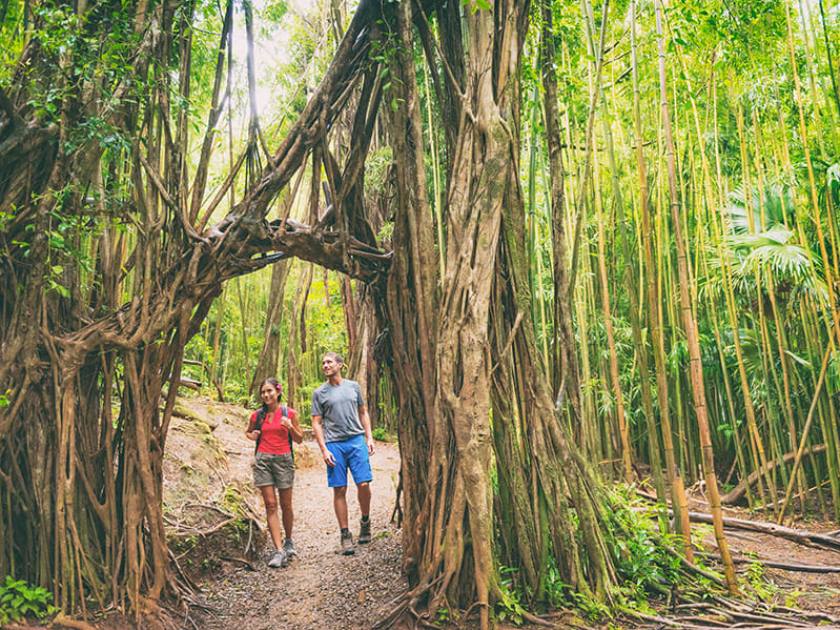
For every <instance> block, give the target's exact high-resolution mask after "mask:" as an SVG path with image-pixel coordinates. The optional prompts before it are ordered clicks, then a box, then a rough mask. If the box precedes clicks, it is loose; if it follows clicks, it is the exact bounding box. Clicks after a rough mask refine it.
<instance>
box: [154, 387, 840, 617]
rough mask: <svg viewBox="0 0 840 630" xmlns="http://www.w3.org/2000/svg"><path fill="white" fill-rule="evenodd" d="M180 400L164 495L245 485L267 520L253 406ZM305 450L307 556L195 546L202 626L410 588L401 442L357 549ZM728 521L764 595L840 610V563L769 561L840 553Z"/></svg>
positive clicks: (174, 508)
mask: <svg viewBox="0 0 840 630" xmlns="http://www.w3.org/2000/svg"><path fill="white" fill-rule="evenodd" d="M179 412H180V415H181V416H184V417H181V418H174V419H173V426H172V429H173V431H172V432H171V433H170V435H171V437H170V440H169V443H168V445H167V465H166V466H167V467H166V470H165V477H166V493H165V496H166V498H165V502H166V506H167V513H168V514H169V515H170V518H171V519H181V518H186V516H187V515H186V513H185V509H186V508H187V507H188V506H193V507H194V506H196V505H200V504H205V505H206V504H211V505H225V503H226V502H227V503H228V504H230V503H231V501H232V499H231V497H232V496H241V497H242V498H243V499H244V501H245V503H246V506H245V507H246V511H247V512H248V513H249V514H251V515H253V517H254V520H255V521H256V522H258V523H259V524H260V525H262V523H264V520H265V519H264V516H263V509H262V502H261V499H260V498H259V496H258V495H257V494H256V492H255V491H254V489H253V487H252V485H251V461H252V457H253V443H252V442H250V441H248V440H247V439H246V438H245V437H244V435H243V430H244V425H245V422H246V417H247V411H245V410H244V409H242V408H241V407H237V406H234V405H225V404H220V403H215V402H212V401H210V400H208V399H204V398H184V399H181V400H180V402H179ZM295 457H296V463H297V471H296V478H295V489H294V509H295V530H294V536H293V537H294V540H295V545H296V547H297V549H298V553H299V556H298V557H297V558H296V559H295V560H294V561H293V562H292V563H291V564H290V565H289V566H288V567H287V568H285V569H269V568H268V567H267V566H266V563H265V558H264V555H265V552H267V551H268V549H267V548H266V547H265V536H264V535H261V536H259V537H257V538H258V540H259V541H260V542H259V545H260V547H259V552H258V554H257V556H256V557H255V558H253V556H251V557H252V558H253V559H250V560H248V561H247V564H246V562H245V561H243V557H242V550H243V549H244V547H245V544H246V543H247V538H248V537H246V536H245V535H244V534H245V533H244V532H242V533H241V534H240V536H239V537H238V540H234V541H228V542H229V543H232V545H233V549H231V547H230V546H229V547H228V548H227V549H224V548H214V546H213V545H212V544H211V545H210V546H209V547H208V548H206V549H200V546H199V547H198V548H196V549H194V550H193V551H192V552H191V553H188V554H187V556H188V562H190V563H192V564H193V565H195V564H196V563H197V562H198V563H199V564H200V565H201V566H198V567H196V566H193V567H192V572H194V573H195V574H196V575H197V576H198V577H197V578H196V579H197V581H199V582H200V586H201V591H202V595H201V601H202V602H203V603H204V604H205V605H206V606H207V610H205V611H203V612H202V613H201V615H200V616H198V617H197V618H195V619H194V622H195V627H196V628H202V629H205V628H206V629H207V630H223V629H227V628H231V629H234V628H236V629H243V630H244V629H247V630H262V629H268V628H284V629H289V630H307V629H315V628H318V629H320V628H342V629H344V628H347V629H350V628H370V627H371V625H372V624H373V623H374V622H375V621H377V620H378V619H380V618H381V617H382V616H383V615H384V613H386V612H387V611H388V610H390V603H391V602H392V601H393V599H394V598H395V597H396V596H398V595H399V594H400V593H401V592H402V591H403V590H404V589H405V587H406V584H405V580H404V579H403V577H402V575H401V572H400V554H401V546H400V532H399V530H398V529H396V528H395V527H394V526H393V525H392V524H391V513H392V511H393V507H394V501H395V495H396V487H397V482H398V473H399V451H398V448H397V447H396V445H394V444H390V443H384V442H380V443H377V449H376V453H375V454H374V456H373V457H372V461H371V463H372V466H373V471H374V482H373V485H372V487H373V493H374V500H373V509H372V518H373V523H374V531H375V535H374V540H373V542H372V543H371V544H370V545H368V546H366V547H362V546H357V552H356V555H354V556H350V557H345V556H341V555H337V554H336V553H335V549H336V548H337V546H338V532H337V526H336V523H335V517H334V515H333V511H332V501H331V493H330V490H329V488H327V487H326V479H325V474H324V468H323V464H322V462H321V458H320V456H319V454H318V449H317V446H316V444H315V442H314V441H313V440H311V438H310V439H308V440H306V441H305V442H304V443H303V444H302V445H300V446H297V447H296V451H295ZM232 490H235V492H234V491H232ZM237 492H238V493H239V494H237ZM348 498H349V501H348V502H349V504H350V522H351V528H352V529H353V530H357V529H358V519H359V512H358V503H357V502H356V498H355V496H354V493H353V492H350V493H349V494H348ZM690 507H691V509H692V510H694V511H700V512H705V511H707V506H706V504H705V501H704V498H703V496H702V493H701V492H700V491H696V492H694V493H693V496H692V505H691V506H690ZM726 513H727V515H728V516H732V517H737V518H744V519H750V518H752V519H755V518H757V517H756V516H755V515H750V514H749V512H748V511H747V510H745V509H738V508H735V509H727V510H726ZM219 518H221V517H218V516H217V518H216V520H217V521H218V520H219ZM172 522H174V520H173V521H172ZM206 525H207V523H204V524H203V525H202V526H204V527H206ZM795 526H796V527H800V528H802V529H808V530H810V531H820V532H826V531H829V530H831V529H832V527H831V524H830V523H821V522H816V521H809V522H807V523H797V524H796V525H795ZM185 531H187V532H188V531H189V530H188V529H187V530H185ZM695 531H699V532H700V534H701V535H702V537H703V539H704V543H705V545H706V547H707V549H709V550H714V548H715V547H714V537H713V535H712V530H711V526H706V525H697V526H695ZM727 532H728V534H729V541H730V546H731V547H732V550H733V554H734V555H735V557H736V558H743V559H747V560H748V561H749V563H751V564H741V565H739V573H740V574H742V575H744V576H749V578H746V579H747V583H750V584H752V585H753V586H755V587H757V588H758V589H761V590H762V593H763V595H764V596H765V597H767V598H770V599H772V600H773V601H775V602H777V603H779V604H780V605H788V606H796V607H799V608H801V609H803V610H810V611H815V612H821V613H827V614H830V615H833V616H835V617H840V572H835V573H803V572H799V571H797V572H793V571H786V570H781V569H774V568H769V567H766V566H765V565H764V564H761V562H762V561H776V562H787V563H795V564H801V565H823V566H825V565H832V566H838V565H840V553H835V552H831V551H825V550H821V549H815V548H810V547H804V546H801V545H798V544H795V543H793V542H790V541H787V540H783V539H781V538H777V537H775V536H770V535H766V534H759V533H755V532H746V531H738V530H731V531H730V530H727ZM249 533H250V532H249ZM354 535H355V534H354ZM252 544H253V542H252ZM237 545H238V547H239V553H238V554H236V553H235V549H236V547H237ZM197 550H198V551H199V554H198V555H197V554H196V553H195V552H196V551H197ZM756 561H757V562H756ZM185 571H187V572H188V573H190V572H191V570H190V567H185ZM555 619H557V623H558V625H557V627H573V626H572V625H570V624H574V627H581V625H580V624H579V623H577V620H576V619H575V618H574V617H571V616H562V617H555ZM561 619H562V621H561ZM188 625H190V624H188ZM613 627H615V626H613ZM625 627H627V626H625ZM823 627H826V626H823Z"/></svg>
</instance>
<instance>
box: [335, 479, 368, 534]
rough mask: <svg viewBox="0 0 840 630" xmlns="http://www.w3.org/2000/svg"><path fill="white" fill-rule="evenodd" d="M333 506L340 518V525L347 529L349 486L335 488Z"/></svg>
mask: <svg viewBox="0 0 840 630" xmlns="http://www.w3.org/2000/svg"><path fill="white" fill-rule="evenodd" d="M368 505H370V503H368ZM333 508H334V509H335V517H336V518H337V519H338V526H339V527H340V528H341V529H347V486H341V487H339V488H333Z"/></svg>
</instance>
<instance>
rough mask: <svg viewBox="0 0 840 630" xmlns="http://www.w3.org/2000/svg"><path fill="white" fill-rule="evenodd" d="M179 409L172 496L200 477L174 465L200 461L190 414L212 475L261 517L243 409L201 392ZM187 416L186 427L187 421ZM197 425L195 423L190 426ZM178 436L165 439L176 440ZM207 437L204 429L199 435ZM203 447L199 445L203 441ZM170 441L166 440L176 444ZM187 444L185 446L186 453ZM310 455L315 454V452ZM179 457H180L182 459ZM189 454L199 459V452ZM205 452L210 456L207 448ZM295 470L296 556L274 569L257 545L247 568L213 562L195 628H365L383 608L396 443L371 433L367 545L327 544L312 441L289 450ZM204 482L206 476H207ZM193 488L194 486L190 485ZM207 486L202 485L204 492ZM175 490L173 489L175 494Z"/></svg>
mask: <svg viewBox="0 0 840 630" xmlns="http://www.w3.org/2000/svg"><path fill="white" fill-rule="evenodd" d="M182 403H183V407H184V411H185V412H186V413H187V414H190V413H192V414H194V417H193V418H187V419H180V420H179V421H178V422H179V425H180V428H179V427H177V426H176V427H174V428H175V429H176V435H177V434H178V433H180V434H181V435H180V436H179V437H180V438H181V442H182V444H181V445H180V446H181V447H182V448H181V449H180V450H181V453H180V456H179V455H177V454H175V455H173V460H172V462H171V465H170V467H169V470H168V472H169V475H170V477H177V478H178V479H180V480H181V481H179V482H177V483H173V484H170V485H171V486H173V487H172V488H171V490H170V496H173V500H180V501H182V502H183V501H185V500H187V499H186V498H185V497H184V496H182V495H184V494H185V493H188V492H189V491H190V488H189V482H190V478H191V477H192V481H193V482H195V483H201V481H202V480H201V479H197V478H196V477H198V476H199V475H200V472H195V473H190V474H187V475H186V477H187V479H186V480H184V479H183V477H184V471H185V470H188V469H189V468H192V469H194V470H196V471H198V470H199V469H201V468H202V466H200V465H199V463H196V462H195V460H196V453H195V452H194V446H192V444H193V443H194V441H195V440H194V435H193V434H194V433H195V430H194V427H195V424H196V422H197V421H198V422H200V420H198V419H199V418H203V419H204V421H205V422H208V424H209V425H210V429H211V432H212V436H213V440H215V441H217V442H218V443H217V444H214V446H215V449H216V451H217V452H219V451H223V453H224V458H222V457H217V458H216V460H217V461H216V466H217V469H216V471H215V472H216V473H218V475H215V476H216V477H217V479H216V481H217V482H219V483H220V482H221V480H222V479H223V480H224V481H225V482H227V484H233V485H234V486H236V487H238V488H240V489H241V492H242V494H243V496H244V497H245V498H246V500H247V502H248V504H249V505H250V506H251V507H252V508H253V511H254V512H255V514H256V515H259V517H260V522H261V523H262V524H263V526H264V523H265V518H264V510H263V506H262V499H261V498H260V497H259V496H258V495H257V492H256V490H255V489H254V488H253V486H252V483H251V461H252V460H253V442H250V441H248V440H247V439H246V438H245V437H244V435H243V430H244V423H245V421H246V418H247V412H246V411H244V410H242V409H241V408H237V407H234V406H232V405H219V404H217V403H211V402H210V401H206V400H203V399H194V400H185V401H182ZM190 425H192V426H190ZM199 428H202V427H200V425H199ZM178 439H179V438H178V437H176V438H175V441H176V442H177V441H178ZM208 441H210V439H209V438H207V437H205V438H204V439H203V440H202V442H205V443H206V442H208ZM208 450H209V449H208ZM177 451H178V447H177V445H176V446H175V452H176V453H177ZM190 451H193V452H190ZM316 455H317V456H316ZM185 459H186V461H184V460H185ZM199 459H208V456H207V454H206V453H204V454H202V455H200V456H199ZM209 459H211V460H212V459H213V457H209ZM295 459H296V462H297V465H298V469H297V470H296V473H295V486H294V495H293V496H294V498H293V501H294V510H295V527H294V533H293V539H294V542H295V547H296V548H297V552H298V557H297V558H295V559H294V560H293V561H292V562H291V563H290V565H289V566H288V567H286V568H284V569H270V568H268V567H267V566H266V562H265V557H264V556H265V554H266V552H268V548H265V549H263V550H261V552H260V556H259V557H258V558H257V560H255V561H252V562H251V566H252V567H253V569H255V570H251V569H249V568H247V567H245V566H243V563H241V562H236V561H224V560H223V561H221V562H219V563H216V560H217V559H210V558H208V559H207V560H208V562H209V561H213V562H214V564H213V566H214V567H217V570H214V571H213V573H212V575H210V576H207V578H206V579H204V580H203V581H202V582H201V584H200V585H201V587H202V596H201V599H202V600H203V602H204V603H205V604H206V605H207V606H208V607H209V608H210V611H209V612H207V613H204V614H202V615H201V616H200V617H199V618H197V619H194V621H195V625H196V627H197V628H202V629H208V630H222V629H241V630H262V629H269V628H271V629H278V628H282V629H289V630H304V629H315V628H317V629H321V628H370V627H371V626H372V625H373V624H374V623H375V622H376V620H377V619H379V618H381V617H382V616H383V615H384V614H385V612H386V611H387V610H389V607H388V605H389V603H390V602H391V601H392V600H393V599H394V597H396V596H397V595H398V594H399V593H400V592H402V591H403V590H404V589H405V587H406V584H405V580H404V579H403V578H402V575H401V571H400V560H401V558H400V556H401V545H400V532H399V530H397V529H396V528H394V527H393V526H391V525H390V517H391V512H392V510H393V506H394V499H395V493H396V487H397V477H398V471H399V465H400V459H399V451H398V449H397V447H396V445H394V444H389V443H385V442H378V443H377V445H376V452H375V453H374V455H373V456H372V457H371V465H372V468H373V475H374V480H373V483H372V484H371V487H372V490H373V503H372V509H371V519H372V522H373V535H374V539H373V541H372V543H371V544H369V545H365V546H362V545H357V546H356V554H355V555H354V556H342V555H338V554H336V553H335V549H336V548H337V547H338V542H339V536H338V526H337V524H336V520H335V515H334V513H333V509H332V491H331V490H330V489H329V488H328V487H327V482H326V473H325V471H324V465H323V462H322V461H321V459H320V453H319V452H318V448H317V445H316V443H315V442H314V441H312V440H307V441H305V442H304V443H303V444H302V445H299V446H297V447H296V449H295ZM208 476H209V477H210V478H211V479H210V481H212V477H214V475H213V474H212V473H211V474H210V475H208ZM192 489H193V490H195V486H193V488H192ZM211 492H212V491H211ZM179 493H180V495H181V496H178V495H179ZM348 504H349V507H350V525H351V531H353V535H354V537H355V536H356V535H357V534H358V523H359V518H360V513H359V509H358V501H357V500H356V496H355V489H354V488H351V489H350V490H349V491H348Z"/></svg>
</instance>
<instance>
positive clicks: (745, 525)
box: [669, 510, 840, 552]
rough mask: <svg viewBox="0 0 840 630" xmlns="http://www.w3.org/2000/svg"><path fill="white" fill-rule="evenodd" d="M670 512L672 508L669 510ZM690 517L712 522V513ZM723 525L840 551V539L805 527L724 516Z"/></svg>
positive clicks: (692, 519) (689, 514) (696, 520)
mask: <svg viewBox="0 0 840 630" xmlns="http://www.w3.org/2000/svg"><path fill="white" fill-rule="evenodd" d="M669 512H670V510H669ZM688 517H689V519H690V520H691V522H692V523H711V522H712V515H711V514H705V513H703V512H689V513H688ZM723 526H724V527H728V528H730V529H744V530H747V531H752V532H759V533H762V534H768V535H770V536H776V537H778V538H784V539H786V540H791V541H793V542H795V543H799V544H800V545H805V546H806V547H819V548H820V549H828V550H830V551H837V552H840V540H838V539H837V538H833V537H832V536H828V535H826V534H820V533H817V532H809V531H806V530H804V529H793V528H790V527H785V526H784V525H776V524H775V523H767V522H764V521H748V520H745V519H741V518H731V517H724V519H723Z"/></svg>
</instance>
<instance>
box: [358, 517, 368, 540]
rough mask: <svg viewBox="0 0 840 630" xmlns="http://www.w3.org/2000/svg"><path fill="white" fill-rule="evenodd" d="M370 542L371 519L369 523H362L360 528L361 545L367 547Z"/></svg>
mask: <svg viewBox="0 0 840 630" xmlns="http://www.w3.org/2000/svg"><path fill="white" fill-rule="evenodd" d="M369 542H370V519H368V520H367V522H365V521H362V524H361V526H360V527H359V544H360V545H366V544H368V543H369Z"/></svg>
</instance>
